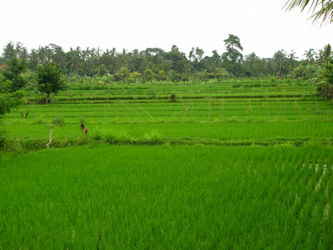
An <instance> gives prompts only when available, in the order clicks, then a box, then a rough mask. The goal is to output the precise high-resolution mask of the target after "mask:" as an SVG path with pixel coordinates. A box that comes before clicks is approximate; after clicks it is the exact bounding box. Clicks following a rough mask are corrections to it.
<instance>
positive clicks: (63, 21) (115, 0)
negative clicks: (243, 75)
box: [0, 0, 333, 57]
mask: <svg viewBox="0 0 333 250" xmlns="http://www.w3.org/2000/svg"><path fill="white" fill-rule="evenodd" d="M285 1H286V0H251V1H248V0H241V1H227V0H204V1H202V0H201V1H198V0H167V1H166V0H164V1H162V0H93V1H92V0H52V1H51V0H29V1H27V0H10V1H8V0H1V1H0V16H1V20H2V21H1V26H0V48H3V47H4V45H5V44H6V43H8V42H9V41H13V42H22V43H23V44H24V45H25V46H26V47H28V48H37V47H38V46H40V45H47V44H49V43H55V44H58V45H60V46H62V47H64V48H65V49H66V50H67V49H68V48H70V47H76V46H81V47H96V48H97V47H100V48H102V49H106V48H113V47H115V48H117V49H122V48H126V49H128V50H132V49H135V48H138V49H145V48H148V47H159V48H162V49H165V50H169V49H170V48H171V46H172V45H173V44H175V45H177V46H178V47H179V48H180V49H181V50H183V51H186V52H187V51H189V50H190V49H191V47H196V46H198V47H200V48H203V49H204V51H205V52H206V53H208V54H210V52H211V51H212V50H214V49H217V50H218V51H219V52H221V51H223V50H224V45H223V40H224V39H225V38H226V37H227V36H228V34H229V33H232V34H235V35H237V36H239V37H240V39H241V42H242V44H243V47H244V49H245V51H244V52H245V53H246V54H247V53H250V52H252V51H254V52H256V54H257V55H259V56H261V57H270V56H272V55H273V53H274V52H275V51H277V50H278V49H285V50H287V51H291V50H295V51H296V52H297V55H298V56H302V55H303V52H304V51H305V50H306V49H309V48H315V49H320V48H322V47H323V46H324V45H326V44H327V43H332V44H333V25H324V26H320V24H313V23H312V21H311V20H309V19H308V16H309V14H302V15H300V14H299V12H298V11H293V12H286V11H284V10H283V6H284V4H285Z"/></svg>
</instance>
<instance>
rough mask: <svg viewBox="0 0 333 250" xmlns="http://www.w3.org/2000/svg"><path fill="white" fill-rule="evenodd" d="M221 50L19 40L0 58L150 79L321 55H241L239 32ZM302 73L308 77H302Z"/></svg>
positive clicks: (284, 68) (277, 71)
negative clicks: (100, 46)
mask: <svg viewBox="0 0 333 250" xmlns="http://www.w3.org/2000/svg"><path fill="white" fill-rule="evenodd" d="M224 46H225V52H224V53H222V54H219V53H218V52H217V51H216V50H214V51H212V52H211V53H205V51H203V50H202V49H200V48H198V47H196V48H192V49H191V51H190V52H189V53H188V55H187V54H186V53H185V52H182V51H181V50H180V49H179V48H178V47H177V46H172V48H171V50H169V51H164V50H162V49H159V48H147V49H145V50H142V51H139V50H133V51H126V50H123V51H116V49H111V50H105V51H102V50H100V49H94V48H86V49H82V48H80V47H77V48H71V49H70V50H69V51H65V50H64V49H63V48H61V47H60V46H58V45H55V44H50V45H48V46H44V47H39V48H38V49H32V50H31V51H30V52H29V51H28V50H27V48H25V47H24V46H23V45H22V44H20V43H17V44H13V43H9V44H8V45H7V46H6V47H5V48H4V51H3V56H2V58H1V61H2V62H3V63H6V64H7V63H8V62H10V61H11V60H12V59H13V58H19V59H21V60H23V61H24V62H26V65H27V67H28V69H29V70H31V71H36V70H37V68H38V65H40V64H47V63H54V64H57V65H58V66H59V67H60V69H61V71H62V72H63V73H65V74H66V75H79V76H102V75H112V76H113V80H115V81H121V82H125V81H126V82H138V81H151V80H173V81H184V80H190V79H200V80H205V79H212V78H225V77H230V76H231V77H245V76H246V77H261V76H277V77H287V76H289V75H290V74H291V73H292V72H293V71H294V70H295V69H296V68H297V67H298V66H299V65H301V64H307V65H317V64H319V63H320V62H322V61H323V57H324V56H325V55H324V54H323V53H322V51H318V52H317V51H314V50H313V49H310V50H309V51H306V53H305V59H302V60H300V59H297V58H296V56H295V53H294V52H291V53H287V52H285V51H284V50H279V51H277V52H276V53H274V55H273V57H272V58H260V57H258V56H257V55H256V54H255V53H251V54H249V55H243V46H242V44H241V41H240V39H239V37H237V36H235V35H229V37H228V38H227V39H225V40H224ZM307 77H308V76H307Z"/></svg>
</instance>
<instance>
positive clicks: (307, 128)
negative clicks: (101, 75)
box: [3, 98, 333, 141]
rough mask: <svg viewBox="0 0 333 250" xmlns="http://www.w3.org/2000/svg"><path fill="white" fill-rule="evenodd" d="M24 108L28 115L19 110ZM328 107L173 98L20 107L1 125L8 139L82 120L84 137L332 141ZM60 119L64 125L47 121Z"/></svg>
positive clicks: (70, 128) (66, 131)
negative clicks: (84, 124) (157, 135)
mask: <svg viewBox="0 0 333 250" xmlns="http://www.w3.org/2000/svg"><path fill="white" fill-rule="evenodd" d="M26 111H29V112H30V113H29V117H28V119H23V118H21V112H26ZM332 114H333V105H332V104H330V103H327V102H324V101H320V100H317V99H315V98H307V99H303V98H293V99H289V98H280V99H272V98H267V99H255V98H252V99H251V98H250V99H243V98H241V99H238V98H236V99H228V100H222V99H219V100H214V99H206V100H195V99H194V100H187V101H182V100H179V101H177V102H170V101H167V102H161V101H160V102H157V101H152V102H149V101H148V102H125V101H114V102H111V103H104V104H51V105H26V106H22V107H20V108H19V109H18V110H17V111H15V112H12V113H10V114H8V115H7V116H6V117H5V119H4V121H3V125H4V128H5V129H6V131H7V134H8V136H9V137H10V138H12V139H14V138H26V139H34V138H35V139H43V138H44V139H47V138H48V135H49V130H50V129H51V128H52V129H53V131H54V137H55V138H56V139H62V138H77V137H78V136H80V135H81V131H80V129H79V122H80V120H82V119H83V120H85V121H86V124H87V126H88V127H89V129H90V132H89V133H90V135H91V136H94V135H103V136H107V135H122V136H124V137H135V138H141V137H143V136H145V135H146V134H149V133H152V132H154V133H158V134H159V135H160V137H161V138H162V139H165V140H170V139H171V140H175V139H176V140H179V139H184V138H191V139H192V140H213V139H214V140H215V139H216V140H224V141H225V140H230V141H240V140H250V141H251V140H252V141H258V140H274V139H277V138H279V139H307V140H310V141H320V140H323V139H330V140H331V139H332V135H333V127H332V126H331V123H332V120H333V116H332ZM56 118H60V119H63V121H64V126H62V127H54V126H52V121H53V120H54V119H56Z"/></svg>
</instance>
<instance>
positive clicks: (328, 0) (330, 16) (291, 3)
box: [285, 0, 333, 23]
mask: <svg viewBox="0 0 333 250" xmlns="http://www.w3.org/2000/svg"><path fill="white" fill-rule="evenodd" d="M295 8H300V9H301V11H305V9H309V10H310V11H311V12H312V13H313V15H312V16H311V18H312V19H313V20H314V21H319V20H321V21H322V22H326V21H328V22H330V23H333V0H288V1H287V3H286V5H285V9H287V10H292V9H295Z"/></svg>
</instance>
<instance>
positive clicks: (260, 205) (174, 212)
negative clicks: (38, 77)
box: [0, 80, 333, 250]
mask: <svg viewBox="0 0 333 250" xmlns="http://www.w3.org/2000/svg"><path fill="white" fill-rule="evenodd" d="M27 103H28V104H26V105H21V106H20V107H19V108H17V109H16V110H14V111H13V112H11V113H9V114H7V115H6V116H5V117H4V119H2V123H1V126H2V128H3V129H4V130H5V131H6V134H7V137H8V140H9V141H10V143H11V144H12V145H16V146H17V145H19V144H20V145H21V147H22V151H24V153H23V152H3V153H0V177H1V178H0V249H1V250H5V249H6V250H7V249H226V250H227V249H302V250H303V249H320V250H321V249H323V250H326V249H333V216H332V205H333V193H332V191H333V189H332V188H333V151H332V149H333V146H332V144H333V128H332V127H333V126H332V124H333V104H332V103H331V102H329V101H324V100H320V99H318V98H317V97H316V96H315V86H313V85H312V84H310V83H307V82H301V81H291V80H280V81H272V80H233V81H232V80H230V81H225V82H217V83H191V84H189V83H151V84H116V85H113V84H111V85H104V84H100V85H92V86H82V85H72V86H71V87H70V88H69V89H67V90H66V91H63V92H61V93H59V95H58V96H57V97H56V98H55V99H54V102H53V103H52V104H48V105H41V104H37V96H35V94H34V93H31V94H30V96H29V97H28V98H27ZM26 112H28V117H27V118H24V117H22V114H23V113H26ZM81 120H84V121H85V124H86V126H87V127H88V128H89V133H88V136H84V135H82V132H81V130H80V121H81ZM50 134H51V135H52V139H53V140H52V143H51V146H50V148H49V149H46V144H47V143H48V142H50ZM61 142H72V144H70V143H67V144H66V143H61ZM79 144H83V145H81V146H77V145H79ZM22 145H23V146H22ZM24 145H25V146H26V147H24ZM27 145H30V146H29V147H27ZM34 145H38V147H36V148H34ZM68 145H76V146H72V147H67V146H68ZM7 151H11V150H7Z"/></svg>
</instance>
